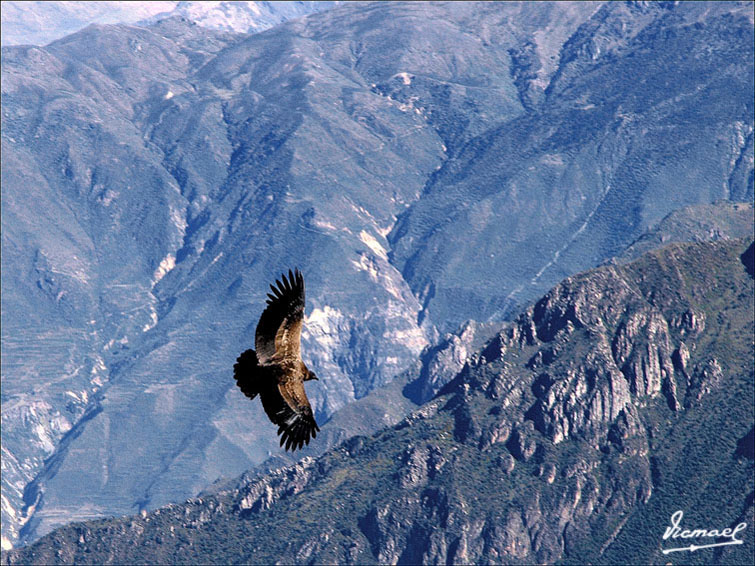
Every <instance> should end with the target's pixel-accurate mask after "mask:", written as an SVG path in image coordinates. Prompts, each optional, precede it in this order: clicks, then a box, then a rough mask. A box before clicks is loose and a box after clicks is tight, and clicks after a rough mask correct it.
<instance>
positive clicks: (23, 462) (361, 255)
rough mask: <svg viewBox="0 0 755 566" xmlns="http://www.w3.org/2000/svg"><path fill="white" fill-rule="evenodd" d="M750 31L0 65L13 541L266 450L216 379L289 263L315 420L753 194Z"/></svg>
mask: <svg viewBox="0 0 755 566" xmlns="http://www.w3.org/2000/svg"><path fill="white" fill-rule="evenodd" d="M752 39H753V24H752V4H751V3H749V4H748V3H746V4H738V3H713V4H710V5H707V4H699V3H681V4H677V5H673V4H648V5H646V4H623V3H622V4H618V3H609V4H605V5H604V4H599V3H574V4H571V3H552V4H541V3H523V4H514V3H483V4H466V3H460V4H455V3H448V4H440V3H437V4H436V3H432V4H430V3H407V4H402V3H374V4H361V3H356V4H347V5H343V6H338V7H335V8H333V9H331V10H328V11H326V12H323V13H319V14H314V15H311V16H309V17H306V18H304V19H300V20H296V21H292V22H288V23H285V24H283V25H279V26H277V27H275V28H273V29H270V30H268V31H266V32H263V33H259V34H254V35H247V34H236V33H231V32H222V31H213V30H208V29H206V28H203V27H201V26H198V25H195V24H193V23H192V22H190V21H188V20H186V19H185V18H169V19H166V20H162V21H160V22H157V23H155V24H154V25H152V26H148V27H143V28H142V27H133V26H90V27H88V28H87V29H85V30H83V31H81V32H79V33H76V34H74V35H71V36H68V37H66V38H64V39H61V40H59V41H56V42H54V43H51V44H50V45H48V46H46V47H44V48H38V47H28V46H27V47H10V48H3V54H2V73H3V81H2V89H3V91H2V112H3V126H2V152H3V166H2V185H3V190H2V246H3V253H2V272H3V277H2V297H3V299H2V316H3V324H2V376H3V384H2V425H3V426H2V449H3V478H2V481H3V492H2V497H3V527H2V528H3V537H4V540H6V541H7V543H4V544H9V543H10V542H11V541H16V540H18V539H19V538H20V539H21V540H24V541H28V540H33V539H34V538H36V537H38V536H39V535H41V534H43V533H45V532H48V531H49V530H50V529H51V528H53V527H54V526H56V525H60V524H62V523H65V522H68V521H70V520H74V519H84V518H91V517H98V516H109V515H118V514H127V513H131V512H134V511H139V510H142V509H154V508H155V507H157V506H160V505H163V504H166V503H168V502H175V501H181V500H183V499H185V498H186V497H189V496H191V495H194V494H196V493H198V492H199V491H200V490H202V489H204V488H205V487H206V486H207V485H209V484H210V483H211V482H213V481H214V480H215V479H216V478H218V477H228V476H233V475H236V474H239V473H241V472H243V471H244V470H247V469H249V468H250V467H252V466H254V465H256V464H259V463H261V462H263V461H266V460H268V458H269V457H271V456H279V455H280V450H279V448H278V445H277V441H276V438H275V429H274V427H272V426H270V424H269V423H268V422H267V419H266V418H265V416H264V414H263V413H262V410H261V407H259V406H258V405H259V404H255V403H250V402H248V400H247V399H245V398H244V397H243V395H241V394H240V392H239V391H237V390H236V389H235V388H234V386H233V382H232V379H231V373H230V372H231V367H232V364H233V361H234V359H235V357H236V355H238V353H239V352H240V351H242V350H243V349H246V348H247V347H249V346H250V344H251V339H252V334H253V331H254V326H255V324H256V321H257V318H258V316H259V314H260V312H261V310H262V306H263V303H264V294H265V292H266V291H265V290H266V288H267V284H268V283H269V282H270V281H271V279H272V278H273V277H275V276H277V275H278V274H279V273H280V272H281V271H282V270H284V269H288V268H290V267H294V266H298V267H299V268H300V269H301V270H302V271H303V272H304V275H305V278H306V280H307V292H308V307H307V317H308V320H307V325H306V332H305V333H304V336H303V349H304V352H305V357H306V358H307V363H308V364H309V365H310V367H312V368H313V369H314V370H315V371H316V372H317V373H318V375H321V376H323V377H324V379H322V380H321V381H320V382H317V383H315V384H312V385H311V386H310V387H309V388H308V394H309V397H310V399H311V400H312V402H313V406H314V408H315V412H316V415H317V418H318V419H319V420H320V421H321V422H324V421H326V420H327V419H328V418H329V417H330V416H331V415H333V414H334V413H335V412H336V411H337V410H339V409H341V408H343V407H344V406H346V405H347V404H348V403H351V402H353V401H354V400H356V399H361V398H364V397H365V396H366V395H367V394H368V393H369V392H370V391H373V390H375V389H376V388H379V387H382V386H386V385H387V384H389V383H390V382H391V381H392V380H393V379H394V377H395V376H397V375H404V376H407V375H408V374H406V373H405V372H407V371H410V370H411V369H412V368H417V367H418V366H417V363H418V359H419V358H420V356H424V362H425V365H424V366H422V367H425V368H427V367H430V364H431V362H432V360H433V359H436V358H433V356H434V355H435V354H439V355H440V354H441V353H442V354H443V355H448V357H449V359H450V360H456V362H454V363H457V362H458V363H463V358H464V356H462V355H461V352H462V351H468V350H469V349H470V348H473V346H474V343H475V340H476V339H479V338H480V337H481V336H483V335H482V334H480V335H477V334H476V332H472V333H471V334H470V333H467V335H466V338H463V336H464V334H463V331H459V327H460V326H461V325H462V323H464V322H465V321H467V320H470V319H472V320H478V321H481V322H480V323H474V324H475V325H478V324H479V326H477V328H481V329H484V328H487V326H486V325H487V324H488V323H490V322H493V323H495V322H500V321H502V320H503V319H504V318H505V317H506V316H507V314H508V313H510V312H511V309H512V308H513V305H514V304H517V303H526V302H527V301H530V300H532V299H534V298H536V297H537V295H538V294H540V293H542V292H543V291H544V290H545V289H547V288H548V287H549V286H550V285H552V284H553V283H555V282H556V281H557V280H559V279H561V278H562V277H563V275H568V274H571V273H574V272H576V271H579V270H582V269H586V268H588V267H591V266H593V265H596V264H599V263H601V262H603V261H604V260H606V259H607V258H609V257H611V256H612V255H614V254H615V253H617V252H619V251H621V250H622V249H623V248H624V247H625V246H627V245H628V244H630V243H631V242H633V241H634V240H635V239H636V238H637V237H638V236H640V235H641V234H642V233H643V231H644V230H645V228H647V227H649V226H651V225H653V224H654V223H655V222H656V221H658V220H660V219H661V218H663V217H664V216H666V215H667V214H668V213H669V212H671V211H673V210H674V209H676V208H679V207H680V206H682V205H688V204H695V203H710V202H713V201H715V200H720V199H722V198H723V199H728V200H732V201H737V200H752V192H753V181H752V179H753V159H752V139H753V135H752V131H753V127H752V122H753V104H752V96H751V95H752V90H753V65H752V62H753V47H752ZM491 254H493V255H492V256H491ZM457 331H459V332H457ZM453 333H457V334H458V337H457V341H456V342H455V341H454V340H455V339H454V338H453V336H454V334H453ZM426 348H431V349H430V350H426ZM432 348H437V350H435V351H434V352H435V354H434V353H433V350H432ZM423 352H424V354H423ZM441 357H442V356H441ZM437 359H440V358H437ZM438 364H439V365H438V366H437V368H436V369H437V373H432V372H431V373H429V374H428V373H426V377H427V380H426V382H423V384H422V387H421V388H417V389H414V390H410V391H408V393H409V394H410V395H413V396H414V397H413V398H414V399H416V400H422V399H423V396H424V395H428V394H429V393H430V392H432V391H433V387H435V386H436V385H437V384H439V383H441V382H444V381H445V379H446V378H450V376H451V374H450V373H449V372H450V370H448V371H446V370H447V369H448V368H450V367H451V365H453V364H451V365H448V364H444V363H441V362H438ZM444 368H445V369H444ZM418 371H423V370H422V369H420V370H418ZM444 372H445V373H444ZM447 373H448V374H449V375H446V374H447ZM441 374H442V375H443V376H445V377H443V378H442V379H439V376H441ZM415 385H416V386H417V387H418V386H419V383H416V384H415ZM365 402H366V401H365ZM400 403H403V401H401V402H400ZM372 406H373V407H375V405H374V404H373V405H372ZM401 406H402V407H405V406H404V405H403V404H402V405H401ZM401 410H403V409H402V408H401V407H396V410H395V411H387V412H386V415H387V416H386V424H388V423H390V422H391V419H394V418H395V415H398V414H400V412H401ZM348 420H349V419H346V422H348ZM352 421H353V419H352ZM349 426H351V425H345V427H346V428H348V427H349ZM343 430H345V429H343ZM338 434H347V433H345V432H341V433H335V432H334V436H333V438H332V440H333V441H335V440H337V438H338Z"/></svg>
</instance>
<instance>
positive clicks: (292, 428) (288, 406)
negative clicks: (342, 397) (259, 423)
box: [260, 380, 320, 450]
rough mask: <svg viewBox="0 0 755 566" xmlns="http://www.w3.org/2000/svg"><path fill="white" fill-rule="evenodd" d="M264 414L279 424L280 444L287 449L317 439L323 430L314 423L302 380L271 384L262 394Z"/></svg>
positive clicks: (294, 448)
mask: <svg viewBox="0 0 755 566" xmlns="http://www.w3.org/2000/svg"><path fill="white" fill-rule="evenodd" d="M260 399H261V400H262V406H263V407H264V408H265V412H266V413H267V416H268V417H269V418H270V420H271V421H272V422H273V424H276V425H278V434H279V435H280V437H281V439H280V445H281V446H284V445H285V448H286V450H296V449H297V448H301V447H302V446H304V445H305V444H309V440H310V438H315V437H317V431H319V430H320V427H318V426H317V423H316V422H315V417H314V415H313V414H312V407H311V406H310V405H309V400H308V399H307V395H306V393H305V392H304V383H303V382H302V381H300V380H288V381H284V382H283V383H280V384H275V383H273V382H269V383H268V386H267V387H265V388H264V389H263V390H262V391H260Z"/></svg>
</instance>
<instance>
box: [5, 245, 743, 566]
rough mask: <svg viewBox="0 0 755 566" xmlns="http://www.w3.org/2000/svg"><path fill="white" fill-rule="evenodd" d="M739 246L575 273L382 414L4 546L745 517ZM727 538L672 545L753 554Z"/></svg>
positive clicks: (706, 558) (617, 528)
mask: <svg viewBox="0 0 755 566" xmlns="http://www.w3.org/2000/svg"><path fill="white" fill-rule="evenodd" d="M752 248H753V244H752V243H751V239H748V240H735V241H730V242H715V243H699V244H674V245H672V246H670V247H667V248H664V249H662V250H660V251H656V252H651V253H650V254H646V255H644V256H642V257H641V258H640V259H638V260H636V261H634V262H632V263H629V264H627V265H624V266H605V267H602V268H599V269H596V270H593V271H589V272H586V273H583V274H580V275H577V276H574V277H571V278H569V279H567V280H565V281H564V282H562V283H561V284H559V285H558V286H556V287H555V288H554V289H553V290H551V291H550V292H549V293H548V294H547V295H546V296H544V297H543V298H542V299H541V300H539V301H538V302H537V303H536V304H535V305H534V306H532V307H531V308H530V309H528V310H527V311H526V312H524V313H523V314H522V315H521V316H519V317H518V318H517V319H516V321H515V322H513V323H511V324H508V325H506V326H504V327H503V329H502V330H501V331H500V332H499V333H498V334H497V335H496V337H495V338H494V339H493V340H491V341H490V342H489V343H488V344H487V345H486V346H485V347H484V348H482V349H481V350H480V351H479V352H478V353H477V355H475V356H474V357H473V361H471V362H470V363H468V364H467V365H465V367H464V368H463V370H462V371H461V372H460V373H459V374H458V375H457V376H456V377H455V378H454V379H453V380H452V381H451V382H449V383H448V384H447V385H446V386H445V388H444V389H443V390H442V391H441V393H440V394H439V395H438V396H437V397H436V398H434V399H433V400H431V401H430V402H428V403H427V404H425V405H424V406H422V407H421V408H420V409H419V410H417V411H415V412H414V413H412V414H411V415H410V416H408V417H407V418H406V419H404V420H403V421H402V422H400V423H399V424H397V425H396V426H394V427H392V428H389V429H386V430H384V431H382V432H380V433H379V434H377V435H375V436H372V437H355V438H352V439H351V440H349V441H348V442H346V443H344V444H343V445H341V446H340V447H338V448H337V449H335V450H333V451H331V452H329V453H327V454H325V455H323V456H322V457H320V458H318V459H316V460H315V459H306V460H304V461H302V462H301V463H299V464H297V465H295V466H293V467H289V468H286V469H282V470H279V471H277V472H274V473H272V474H269V475H264V476H256V477H252V476H242V477H241V478H240V479H239V480H238V482H237V483H236V485H234V486H232V487H230V488H226V489H223V490H220V491H219V492H217V493H215V494H212V495H207V496H206V497H203V498H201V499H195V500H192V501H190V502H188V503H186V504H182V505H174V506H170V507H167V508H164V509H161V510H159V511H155V512H153V513H143V514H142V515H141V516H137V517H132V518H127V519H117V520H115V519H114V520H107V521H97V522H89V523H81V524H74V525H70V526H67V527H65V528H62V529H60V530H58V531H56V532H54V533H52V534H50V535H48V536H46V537H43V538H42V539H41V540H40V541H39V542H37V543H36V544H34V545H31V546H30V547H28V548H25V549H20V550H16V551H12V552H10V553H7V554H6V555H5V556H4V558H3V559H4V562H5V563H9V564H14V563H70V562H77V563H90V562H92V563H98V562H100V563H101V562H128V563H143V562H203V563H242V562H246V563H248V562H253V563H272V562H282V563H323V562H328V563H330V562H338V563H374V562H377V563H472V562H484V563H491V562H495V563H533V562H538V563H546V562H556V561H560V562H564V563H587V562H593V563H595V562H600V563H616V564H626V563H647V562H658V561H660V560H664V559H665V557H664V556H663V555H662V554H661V552H660V551H661V549H662V548H666V547H668V546H671V543H670V541H664V540H663V538H662V536H663V533H664V530H665V528H666V527H667V526H668V525H669V521H670V517H671V514H672V513H674V512H675V511H676V510H678V509H681V510H683V511H684V513H685V518H686V520H687V521H689V522H690V524H695V525H701V526H709V527H707V528H712V526H714V525H715V526H718V527H720V528H723V527H725V526H733V525H736V524H738V523H740V522H742V521H744V522H747V523H748V525H752V520H753V490H754V488H755V485H754V483H753V470H754V468H753V460H752V453H753V451H752V446H751V445H752V426H753V424H752V423H753V411H754V410H755V403H754V401H753V390H754V388H755V382H754V380H755V367H754V361H753V356H752V352H753V345H754V344H753V336H754V333H755V322H754V321H753V314H752V313H753V308H754V305H753V291H754V287H753V277H752V275H751V272H752V266H751V265H749V263H751V261H752V260H751V259H750V258H751V255H752ZM748 528H749V527H748ZM750 534H751V533H750ZM742 538H743V540H744V543H743V544H742V545H738V546H729V547H721V548H718V549H707V550H700V551H698V552H697V553H689V554H685V555H684V556H685V559H686V560H687V561H689V562H690V563H749V562H750V561H751V559H752V557H753V552H754V549H753V539H752V536H749V535H748V536H743V537H742Z"/></svg>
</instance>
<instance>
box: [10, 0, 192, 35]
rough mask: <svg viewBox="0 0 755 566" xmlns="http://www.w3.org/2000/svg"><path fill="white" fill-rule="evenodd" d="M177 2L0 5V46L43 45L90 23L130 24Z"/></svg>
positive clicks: (11, 2)
mask: <svg viewBox="0 0 755 566" xmlns="http://www.w3.org/2000/svg"><path fill="white" fill-rule="evenodd" d="M176 4H178V2H170V1H169V2H160V3H157V2H17V1H13V0H10V1H7V2H3V4H2V30H3V35H2V45H3V46H6V45H46V44H48V43H50V42H51V41H55V40H56V39H60V38H61V37H63V36H66V35H68V34H71V33H74V32H77V31H79V30H81V29H82V28H84V27H86V26H88V25H89V24H117V23H123V24H132V23H135V22H137V21H139V20H142V19H145V18H149V17H150V16H153V15H155V14H158V13H162V12H164V11H166V10H171V9H172V8H174V7H175V6H176Z"/></svg>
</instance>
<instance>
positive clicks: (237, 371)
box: [233, 350, 260, 399]
mask: <svg viewBox="0 0 755 566" xmlns="http://www.w3.org/2000/svg"><path fill="white" fill-rule="evenodd" d="M258 367H259V360H258V359H257V352H255V351H254V350H246V351H245V352H242V353H241V355H240V356H239V357H238V358H237V359H236V363H235V364H233V379H235V380H236V385H238V386H239V389H241V391H243V393H244V395H246V396H247V397H249V398H250V399H254V398H255V397H256V396H257V394H258V393H259V392H260V389H259V388H260V383H259V380H258V379H256V375H255V374H256V373H257V372H256V369H257V368H258Z"/></svg>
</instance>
